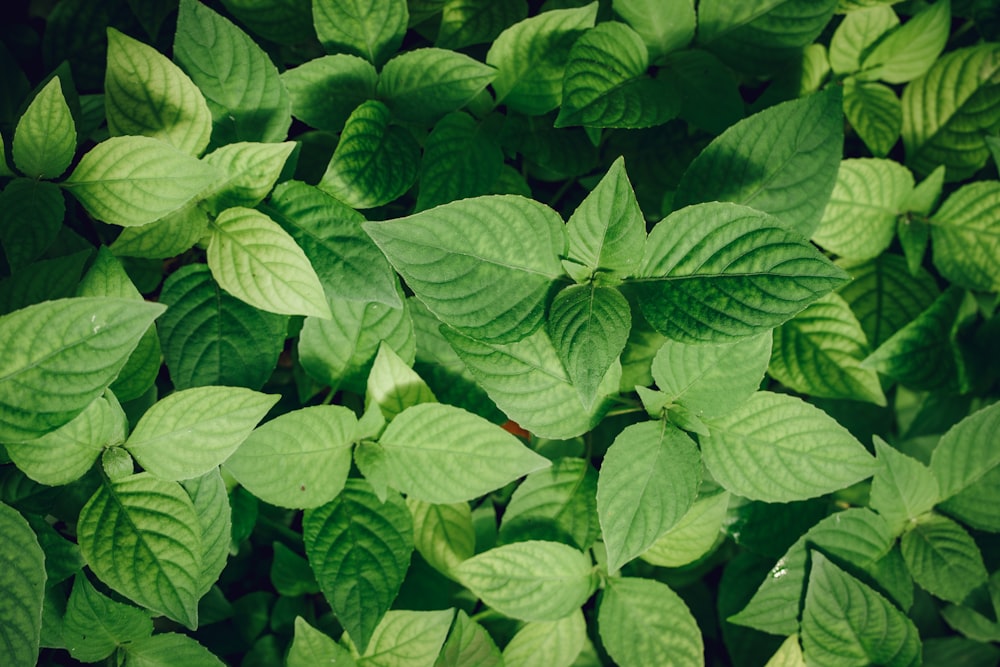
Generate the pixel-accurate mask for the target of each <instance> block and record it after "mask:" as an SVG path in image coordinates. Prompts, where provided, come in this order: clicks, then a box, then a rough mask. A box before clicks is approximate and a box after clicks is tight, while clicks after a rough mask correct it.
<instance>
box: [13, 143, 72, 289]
mask: <svg viewBox="0 0 1000 667" xmlns="http://www.w3.org/2000/svg"><path fill="white" fill-rule="evenodd" d="M0 157H2V156H0ZM12 175H13V174H12ZM65 216H66V200H65V198H64V196H63V193H62V192H60V191H59V186H58V185H56V184H55V183H49V182H48V181H39V180H35V179H32V178H16V179H14V180H12V181H10V182H9V183H7V185H6V186H5V187H4V189H3V191H2V192H0V244H2V245H3V252H4V255H5V256H6V257H7V263H8V264H9V265H10V267H11V269H12V270H13V271H16V270H17V269H19V268H21V267H23V266H25V265H27V264H29V263H31V262H33V261H34V260H36V259H38V258H39V257H40V256H41V255H42V253H43V252H45V250H46V249H47V248H49V246H51V245H52V242H53V241H54V240H55V239H56V235H57V234H58V233H59V230H60V228H61V225H62V221H63V218H64V217H65Z"/></svg>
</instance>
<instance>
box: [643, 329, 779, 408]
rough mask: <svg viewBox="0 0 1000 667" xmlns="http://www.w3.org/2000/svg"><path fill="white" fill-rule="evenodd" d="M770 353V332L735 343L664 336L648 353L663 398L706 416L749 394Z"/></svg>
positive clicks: (760, 374)
mask: <svg viewBox="0 0 1000 667" xmlns="http://www.w3.org/2000/svg"><path fill="white" fill-rule="evenodd" d="M770 357H771V333H770V332H765V333H762V334H759V335H757V336H750V337H747V338H743V339H741V340H738V341H736V342H735V343H722V344H712V343H701V344H697V345H693V344H688V343H679V342H677V341H674V340H667V341H666V342H664V343H663V345H662V346H661V347H660V349H659V351H658V352H657V353H656V356H655V357H654V358H653V363H652V367H651V371H652V375H653V379H655V380H656V386H657V387H659V389H660V391H662V392H663V393H664V394H665V395H666V400H668V401H669V402H672V403H679V404H681V405H683V406H685V407H686V408H688V409H689V410H691V411H692V412H693V413H694V414H695V415H696V416H698V417H705V418H708V417H714V416H718V415H723V414H725V413H727V412H729V411H731V410H734V409H736V408H737V407H739V406H740V405H741V404H742V403H743V402H744V401H746V400H747V399H748V398H750V396H751V394H753V393H754V392H755V391H757V388H758V387H759V386H760V382H761V380H763V379H764V372H765V371H766V370H767V364H768V360H769V359H770Z"/></svg>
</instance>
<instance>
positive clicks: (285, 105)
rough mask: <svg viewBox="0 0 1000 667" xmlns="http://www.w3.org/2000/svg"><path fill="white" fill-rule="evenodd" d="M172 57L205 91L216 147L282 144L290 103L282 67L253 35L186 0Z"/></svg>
mask: <svg viewBox="0 0 1000 667" xmlns="http://www.w3.org/2000/svg"><path fill="white" fill-rule="evenodd" d="M174 58H176V59H177V63H178V64H179V65H180V66H181V67H183V68H184V69H185V70H186V71H187V73H188V74H189V75H190V76H191V79H192V80H193V81H194V83H195V84H196V85H197V86H198V88H199V89H200V90H201V91H202V93H204V95H205V98H206V101H207V103H208V108H209V109H210V110H211V112H212V140H213V143H214V144H216V145H225V144H230V143H234V142H239V141H263V142H273V141H283V140H284V139H285V137H286V136H287V135H288V128H289V126H290V125H291V122H292V116H291V99H290V98H289V95H288V91H287V90H285V87H284V85H282V82H281V78H280V77H279V76H278V69H277V68H276V67H275V66H274V63H273V62H271V59H270V58H269V57H268V55H267V53H265V52H264V50H263V49H261V48H260V47H259V46H258V45H257V43H256V42H254V41H253V40H252V39H251V38H250V36H249V35H247V34H246V33H245V32H243V31H242V30H241V29H240V28H238V27H237V26H236V25H234V24H233V23H232V22H231V21H230V20H229V19H227V18H224V17H222V16H220V15H219V14H217V13H215V12H214V11H212V10H211V9H210V8H209V7H207V6H206V5H203V4H202V3H200V2H194V1H193V0H183V1H182V2H181V3H180V11H179V12H178V15H177V32H176V34H175V35H174Z"/></svg>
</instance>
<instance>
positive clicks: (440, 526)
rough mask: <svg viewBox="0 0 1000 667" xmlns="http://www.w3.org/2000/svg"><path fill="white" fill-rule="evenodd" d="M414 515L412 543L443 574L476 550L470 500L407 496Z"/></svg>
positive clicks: (452, 569) (469, 556) (449, 572)
mask: <svg viewBox="0 0 1000 667" xmlns="http://www.w3.org/2000/svg"><path fill="white" fill-rule="evenodd" d="M406 504H407V506H408V507H409V508H410V514H412V515H413V543H414V546H415V547H416V549H417V551H419V552H420V555H421V556H423V558H424V560H426V561H427V563H428V565H430V566H431V567H433V568H434V569H435V570H437V571H438V572H440V573H441V574H443V575H445V576H448V577H454V575H453V574H452V572H453V571H454V569H455V568H456V567H457V566H458V565H459V564H460V563H461V562H462V561H464V560H467V559H469V558H472V556H473V555H474V554H475V552H476V533H475V529H474V528H473V525H472V512H471V510H470V509H469V503H465V502H460V503H452V504H434V503H426V502H424V501H422V500H417V499H416V498H407V499H406Z"/></svg>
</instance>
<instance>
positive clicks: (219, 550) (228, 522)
mask: <svg viewBox="0 0 1000 667" xmlns="http://www.w3.org/2000/svg"><path fill="white" fill-rule="evenodd" d="M183 486H184V491H185V492H186V493H187V494H188V496H189V497H190V498H191V502H192V503H194V511H195V512H196V513H197V514H198V521H199V523H200V525H201V541H202V546H203V547H204V550H203V552H202V569H201V579H200V586H199V588H198V595H199V596H202V595H204V594H206V593H208V592H209V590H210V589H211V588H212V586H213V585H214V584H215V583H216V581H218V579H219V575H221V574H222V570H223V569H225V567H226V562H227V560H228V558H229V548H230V544H231V542H232V533H233V521H232V514H233V512H232V508H231V507H230V505H229V495H228V491H227V488H226V482H225V481H224V480H223V479H222V474H221V473H220V472H219V469H218V468H213V469H212V470H210V471H208V472H207V473H205V474H204V475H202V476H201V477H195V478H193V479H189V480H186V481H185V482H184V483H183Z"/></svg>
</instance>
